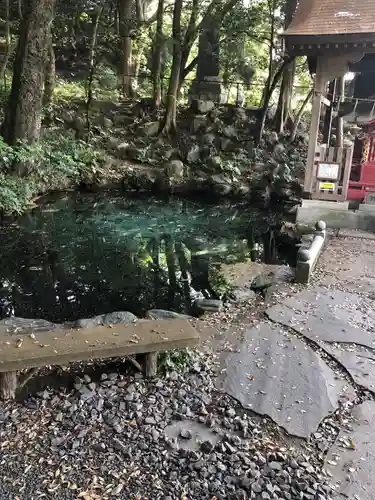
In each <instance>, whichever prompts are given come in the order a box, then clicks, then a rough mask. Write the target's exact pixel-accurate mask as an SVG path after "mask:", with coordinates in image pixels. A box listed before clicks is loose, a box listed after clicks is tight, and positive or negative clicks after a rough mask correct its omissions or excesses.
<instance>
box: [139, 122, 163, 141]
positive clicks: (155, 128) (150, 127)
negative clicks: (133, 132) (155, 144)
mask: <svg viewBox="0 0 375 500" xmlns="http://www.w3.org/2000/svg"><path fill="white" fill-rule="evenodd" d="M159 129H160V123H159V122H158V121H156V122H149V123H145V124H144V125H142V126H141V127H139V129H138V130H139V133H140V134H143V135H147V137H152V136H155V135H158V133H159Z"/></svg>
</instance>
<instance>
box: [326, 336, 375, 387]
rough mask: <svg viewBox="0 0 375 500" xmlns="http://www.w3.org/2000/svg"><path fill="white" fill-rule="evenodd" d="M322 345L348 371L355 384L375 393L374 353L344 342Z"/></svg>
mask: <svg viewBox="0 0 375 500" xmlns="http://www.w3.org/2000/svg"><path fill="white" fill-rule="evenodd" d="M322 347H323V348H324V349H325V351H327V352H328V353H329V354H331V355H332V356H333V357H334V358H335V359H336V360H337V361H338V362H339V363H340V364H341V365H342V366H343V367H344V368H345V369H346V370H347V371H348V372H349V373H350V375H351V377H352V378H353V380H354V382H355V383H356V384H358V385H360V386H361V387H363V388H364V389H367V390H369V391H371V392H373V393H375V353H373V352H368V351H367V350H366V349H365V348H363V347H361V346H355V347H348V346H347V345H346V344H343V345H340V344H325V345H322Z"/></svg>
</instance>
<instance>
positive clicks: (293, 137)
mask: <svg viewBox="0 0 375 500" xmlns="http://www.w3.org/2000/svg"><path fill="white" fill-rule="evenodd" d="M313 92H314V90H313V89H311V90H310V92H309V93H308V94H307V96H306V98H305V100H304V101H303V103H302V104H301V107H300V108H299V110H298V113H297V116H296V118H295V120H294V124H293V129H292V133H291V134H290V142H293V141H294V140H295V138H296V135H297V130H298V125H299V122H300V121H301V117H302V113H303V111H304V109H305V107H306V106H307V103H308V102H309V101H310V100H311V98H312V96H313Z"/></svg>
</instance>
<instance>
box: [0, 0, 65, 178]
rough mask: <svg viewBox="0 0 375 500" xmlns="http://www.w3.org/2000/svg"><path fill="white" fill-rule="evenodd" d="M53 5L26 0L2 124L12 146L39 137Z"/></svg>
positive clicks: (21, 170)
mask: <svg viewBox="0 0 375 500" xmlns="http://www.w3.org/2000/svg"><path fill="white" fill-rule="evenodd" d="M54 7H55V0H28V1H27V2H24V11H23V19H22V22H21V27H20V34H19V39H18V45H17V51H16V57H15V61H14V73H13V81H12V90H11V94H10V97H9V101H8V105H7V109H6V112H5V120H4V124H3V136H4V139H5V141H6V142H7V143H8V144H10V145H14V144H16V143H17V142H18V141H19V140H22V141H26V142H28V143H29V144H31V143H33V142H35V141H37V140H38V139H39V135H40V127H41V115H42V100H43V86H44V76H45V61H46V55H47V50H48V39H49V32H50V28H51V23H52V21H53V14H54ZM16 170H17V173H18V174H19V175H22V174H25V173H26V169H25V165H18V166H17V167H16Z"/></svg>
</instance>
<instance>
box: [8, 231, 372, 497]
mask: <svg viewBox="0 0 375 500" xmlns="http://www.w3.org/2000/svg"><path fill="white" fill-rule="evenodd" d="M353 245H355V247H356V249H357V250H356V251H354V252H351V248H352V249H353ZM359 246H360V247H361V248H360V249H359V248H358V246H357V242H352V241H349V240H348V239H344V241H343V239H341V238H337V239H334V240H333V243H331V245H330V248H329V252H328V251H326V252H325V254H324V255H323V257H322V262H321V264H320V265H319V267H318V269H317V272H316V275H315V278H314V280H313V284H314V285H316V284H322V285H323V286H328V287H330V286H337V285H338V287H339V288H341V289H347V290H353V288H355V289H357V290H356V291H362V292H365V293H366V292H367V293H368V291H369V289H370V288H372V285H373V283H372V278H371V276H375V261H374V260H373V259H372V255H370V252H369V246H368V242H361V243H360V245H359ZM361 258H362V260H363V265H362V266H361V265H360V264H358V259H359V261H360V260H361ZM354 260H355V261H356V263H355V262H354ZM372 262H374V264H373V268H371V269H369V263H372ZM352 264H353V265H355V266H358V265H360V268H358V267H356V268H355V269H354V270H353V268H352ZM340 268H341V269H340ZM357 271H358V273H357ZM356 273H357V275H356ZM339 275H341V276H342V277H343V279H342V280H341V279H340V281H339V280H338V279H337V278H338V277H339ZM356 276H359V277H360V279H361V282H362V283H363V281H365V282H366V285H367V286H368V288H367V287H361V286H359V289H358V287H357V286H355V285H356V283H358V278H357V279H356ZM366 276H367V277H368V278H367V281H366V280H365V278H366ZM366 288H367V289H366ZM299 289H300V287H299V286H298V285H291V284H287V285H286V286H281V287H279V288H278V289H276V290H275V293H274V297H273V299H274V300H275V301H278V300H281V299H282V298H284V297H286V296H288V295H290V294H293V293H298V290H299ZM274 300H270V301H266V302H268V303H267V304H266V303H265V302H264V301H261V300H257V301H256V303H255V306H254V307H253V308H252V309H250V310H249V309H248V307H240V308H236V310H235V311H233V312H232V311H230V310H229V311H226V312H224V313H223V314H219V315H213V316H211V317H209V318H210V319H209V320H208V321H207V322H206V324H202V325H201V328H200V331H201V333H202V334H203V335H202V336H203V346H202V349H204V350H206V351H207V352H211V351H212V350H214V351H220V350H224V351H225V350H228V351H230V350H233V349H235V348H236V339H237V341H238V335H239V334H240V333H241V331H242V330H243V329H245V328H247V327H248V326H249V325H250V324H254V323H257V322H259V320H260V319H261V317H262V316H263V312H264V309H265V308H266V305H269V302H271V303H272V302H273V301H274ZM202 323H203V322H202ZM202 349H201V350H202ZM216 361H217V359H216V358H214V357H213V356H212V355H210V354H205V355H203V354H201V355H200V357H199V358H198V360H197V361H196V363H195V364H194V365H193V366H192V367H191V369H190V371H189V372H187V373H185V374H183V375H179V374H177V373H175V372H172V373H171V374H170V375H169V377H168V378H166V379H155V380H152V381H150V380H144V379H143V378H142V377H141V376H140V375H139V374H138V375H136V376H135V377H133V376H125V375H123V374H121V373H120V372H113V373H108V374H107V375H106V374H103V373H102V375H101V377H100V375H96V376H95V377H96V378H94V376H93V380H91V379H90V377H89V376H88V375H87V374H86V375H82V378H80V379H78V378H77V380H76V382H75V387H74V389H72V390H68V389H66V388H65V389H61V390H52V389H50V390H44V391H43V392H42V393H39V394H38V396H37V397H35V398H30V399H26V400H24V401H23V402H11V403H6V404H3V403H0V471H1V472H0V479H1V481H0V499H1V500H8V499H9V500H34V499H39V498H47V499H53V498H56V499H81V498H82V499H84V500H94V499H95V500H98V499H103V500H104V499H110V498H121V499H126V500H128V499H129V500H133V499H134V500H135V499H137V500H146V499H150V500H158V499H160V500H161V499H163V500H177V499H179V500H181V499H186V500H190V499H191V500H195V499H202V500H203V499H209V500H219V499H231V498H232V499H254V500H272V499H275V500H277V499H278V500H292V499H296V500H297V499H299V500H304V499H306V500H323V499H325V500H329V499H331V496H332V495H333V493H332V492H331V490H330V488H329V486H328V482H329V480H330V478H329V476H328V475H327V474H326V473H325V472H324V471H322V464H323V461H324V457H325V454H326V452H327V449H328V448H329V446H330V444H332V442H333V441H334V440H335V439H336V437H337V435H338V431H339V429H340V427H342V426H345V424H346V422H348V418H349V419H350V412H351V408H352V405H351V404H348V405H347V406H346V407H345V408H340V409H339V410H338V411H337V412H336V413H335V414H334V415H333V416H332V417H330V418H328V419H326V420H325V421H324V422H323V423H322V425H321V426H320V428H319V430H318V432H317V433H315V435H314V436H313V438H312V439H311V440H310V442H301V441H299V440H295V439H293V438H290V437H287V436H285V434H284V433H283V432H282V430H280V429H278V428H277V427H276V426H275V425H273V424H272V423H271V422H270V421H269V420H265V419H262V418H260V417H259V416H256V415H254V414H251V413H248V412H245V411H244V410H243V409H242V408H241V407H239V406H238V405H237V403H236V402H235V401H234V400H233V399H231V398H230V397H228V396H227V395H225V394H221V393H219V392H218V391H217V390H216V389H215V380H216V375H215V371H216V370H217V362H216ZM83 369H84V368H83ZM112 369H113V368H112ZM86 373H87V372H86ZM98 377H99V378H98ZM65 387H66V386H65ZM364 397H365V395H364V394H358V395H357V397H356V399H355V401H354V403H355V404H357V403H358V402H362V400H363V399H364ZM175 422H181V423H183V424H184V427H183V428H184V430H183V431H182V432H181V435H180V436H179V437H178V438H174V439H173V438H170V437H169V436H170V433H169V432H168V429H169V428H170V426H171V425H172V424H173V423H175ZM174 425H175V424H174ZM189 425H191V429H192V431H190V430H189ZM197 426H201V428H202V432H201V435H203V436H205V438H204V439H203V440H202V442H199V441H196V435H194V430H195V429H196V428H197ZM207 436H208V437H207Z"/></svg>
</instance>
